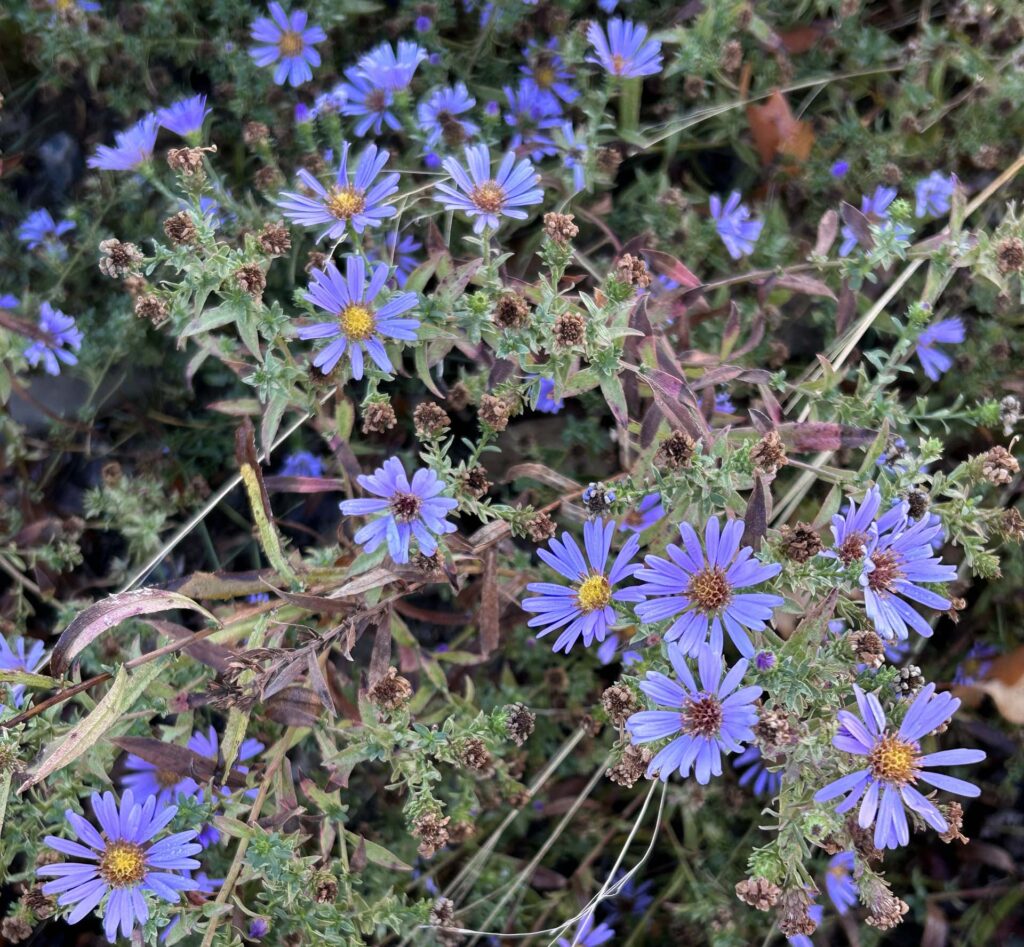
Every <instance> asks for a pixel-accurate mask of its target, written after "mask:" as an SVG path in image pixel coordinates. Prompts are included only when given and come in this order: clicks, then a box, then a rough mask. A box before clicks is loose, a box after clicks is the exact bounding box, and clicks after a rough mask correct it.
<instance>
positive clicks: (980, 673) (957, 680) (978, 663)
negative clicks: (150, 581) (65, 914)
mask: <svg viewBox="0 0 1024 947" xmlns="http://www.w3.org/2000/svg"><path fill="white" fill-rule="evenodd" d="M0 640H2V639H0ZM999 654H1000V652H999V649H998V648H996V647H993V646H992V645H990V644H989V643H988V642H987V641H978V642H975V643H974V644H972V645H971V647H970V649H969V650H968V652H967V654H966V655H964V659H963V661H961V662H960V663H959V664H958V665H957V666H956V671H954V673H953V683H954V684H959V685H960V686H961V687H966V686H970V685H972V684H976V683H977V682H978V681H983V680H985V679H986V678H987V677H988V675H989V671H991V670H992V659H993V658H996V657H998V656H999ZM0 666H2V665H0Z"/></svg>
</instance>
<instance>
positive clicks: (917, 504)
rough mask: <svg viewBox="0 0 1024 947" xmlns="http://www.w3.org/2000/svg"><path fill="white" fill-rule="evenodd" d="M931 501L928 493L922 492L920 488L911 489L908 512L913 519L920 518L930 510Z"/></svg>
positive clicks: (908, 497) (908, 495) (908, 496)
mask: <svg viewBox="0 0 1024 947" xmlns="http://www.w3.org/2000/svg"><path fill="white" fill-rule="evenodd" d="M930 503H931V500H929V498H928V494H927V493H922V492H921V491H920V490H911V491H910V493H908V494H907V513H908V514H909V515H910V518H911V519H915V520H919V519H921V517H922V516H924V515H925V513H927V512H928V506H929V504H930Z"/></svg>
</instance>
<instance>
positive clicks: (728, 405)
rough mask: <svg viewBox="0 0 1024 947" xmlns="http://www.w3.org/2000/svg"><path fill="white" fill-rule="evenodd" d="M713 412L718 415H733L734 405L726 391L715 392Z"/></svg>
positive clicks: (734, 411)
mask: <svg viewBox="0 0 1024 947" xmlns="http://www.w3.org/2000/svg"><path fill="white" fill-rule="evenodd" d="M715 410H716V411H717V412H719V414H735V413H736V405H734V404H733V403H732V399H731V398H730V397H729V392H728V391H718V392H715Z"/></svg>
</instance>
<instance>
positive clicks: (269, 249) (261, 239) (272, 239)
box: [256, 221, 292, 256]
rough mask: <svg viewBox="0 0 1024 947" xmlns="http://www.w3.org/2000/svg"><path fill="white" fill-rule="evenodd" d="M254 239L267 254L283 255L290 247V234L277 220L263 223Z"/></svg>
mask: <svg viewBox="0 0 1024 947" xmlns="http://www.w3.org/2000/svg"><path fill="white" fill-rule="evenodd" d="M256 241H257V243H259V245H260V249H261V250H262V251H263V252H264V253H266V254H267V256H283V255H284V254H285V253H287V252H288V250H289V249H290V248H291V245H292V235H291V234H290V233H289V232H288V228H287V227H286V226H285V225H284V223H282V222H281V221H277V222H276V223H269V224H264V225H263V229H262V230H261V231H260V232H259V236H258V237H257V238H256Z"/></svg>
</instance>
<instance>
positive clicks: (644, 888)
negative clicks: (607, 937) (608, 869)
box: [606, 868, 654, 925]
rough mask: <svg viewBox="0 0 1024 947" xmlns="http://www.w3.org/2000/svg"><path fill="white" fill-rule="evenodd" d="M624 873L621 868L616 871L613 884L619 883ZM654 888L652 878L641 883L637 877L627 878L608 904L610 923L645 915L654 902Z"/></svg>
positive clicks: (608, 919)
mask: <svg viewBox="0 0 1024 947" xmlns="http://www.w3.org/2000/svg"><path fill="white" fill-rule="evenodd" d="M624 875H625V871H624V870H623V869H621V868H620V869H619V870H618V871H617V872H616V873H615V877H614V878H613V879H612V884H613V885H617V884H619V883H620V882H621V881H622V877H623V876H624ZM653 889H654V882H653V881H651V880H650V879H648V880H647V881H642V882H640V884H637V882H636V879H635V878H632V877H630V878H628V879H626V881H625V883H623V884H622V886H621V887H620V888H619V889H618V893H617V894H616V895H615V897H614V899H613V900H612V901H611V903H610V904H609V906H608V916H607V918H606V920H607V921H608V923H609V924H611V925H614V924H616V923H617V922H619V921H627V920H628V919H629V918H630V917H643V915H644V914H646V913H647V909H648V908H649V907H650V906H651V905H652V904H654V894H653Z"/></svg>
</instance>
